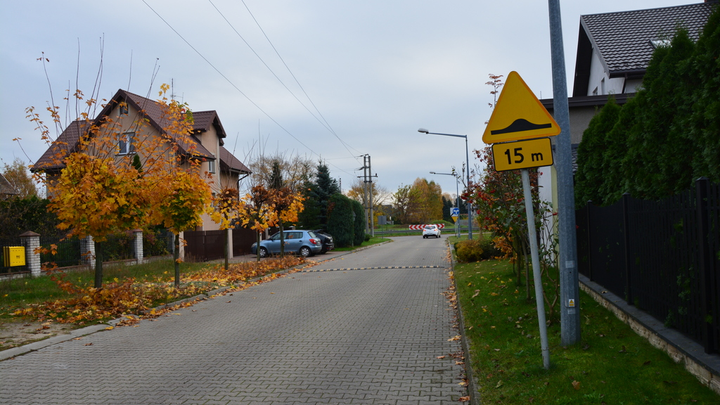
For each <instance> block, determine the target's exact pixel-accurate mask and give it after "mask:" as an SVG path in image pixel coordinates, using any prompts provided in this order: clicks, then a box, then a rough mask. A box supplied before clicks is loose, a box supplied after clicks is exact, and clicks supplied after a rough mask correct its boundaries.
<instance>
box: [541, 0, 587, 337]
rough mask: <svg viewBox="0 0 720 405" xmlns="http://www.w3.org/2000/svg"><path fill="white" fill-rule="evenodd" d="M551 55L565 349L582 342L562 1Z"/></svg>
mask: <svg viewBox="0 0 720 405" xmlns="http://www.w3.org/2000/svg"><path fill="white" fill-rule="evenodd" d="M548 9H549V12H550V48H551V54H552V76H553V112H554V114H553V115H554V118H555V121H556V122H557V123H558V125H559V126H560V130H561V132H560V135H558V136H557V137H556V138H555V139H556V142H555V148H556V150H555V157H556V162H555V168H556V170H557V181H558V217H559V218H558V221H559V224H558V236H559V242H560V254H559V259H560V304H561V307H560V340H561V344H562V345H563V346H567V345H573V344H576V343H578V342H580V305H579V303H580V301H579V292H578V290H579V281H578V272H577V240H576V238H575V190H574V186H573V173H572V146H571V139H570V110H569V107H568V97H567V75H566V74H565V59H564V58H565V54H564V50H563V38H562V22H561V18H560V1H559V0H548Z"/></svg>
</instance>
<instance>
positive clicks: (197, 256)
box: [184, 231, 227, 262]
mask: <svg viewBox="0 0 720 405" xmlns="http://www.w3.org/2000/svg"><path fill="white" fill-rule="evenodd" d="M226 232H227V231H185V232H184V237H185V241H186V242H187V245H185V260H187V261H189V262H206V261H208V260H216V259H222V258H224V257H225V233H226Z"/></svg>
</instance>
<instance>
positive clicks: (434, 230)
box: [423, 225, 440, 238]
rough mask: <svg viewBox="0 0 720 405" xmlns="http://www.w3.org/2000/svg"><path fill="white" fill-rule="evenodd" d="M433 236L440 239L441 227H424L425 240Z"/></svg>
mask: <svg viewBox="0 0 720 405" xmlns="http://www.w3.org/2000/svg"><path fill="white" fill-rule="evenodd" d="M431 236H434V237H436V238H439V237H440V227H439V226H437V225H425V226H424V227H423V238H429V237H431Z"/></svg>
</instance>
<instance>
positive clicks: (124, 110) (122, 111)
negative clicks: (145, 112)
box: [120, 101, 128, 115]
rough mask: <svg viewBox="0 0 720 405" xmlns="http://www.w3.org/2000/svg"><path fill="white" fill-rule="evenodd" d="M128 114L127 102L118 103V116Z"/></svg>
mask: <svg viewBox="0 0 720 405" xmlns="http://www.w3.org/2000/svg"><path fill="white" fill-rule="evenodd" d="M127 114H128V105H127V102H125V101H123V102H121V103H120V115H127Z"/></svg>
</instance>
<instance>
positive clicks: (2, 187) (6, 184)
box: [0, 173, 20, 200]
mask: <svg viewBox="0 0 720 405" xmlns="http://www.w3.org/2000/svg"><path fill="white" fill-rule="evenodd" d="M18 194H20V193H18V191H17V189H15V187H14V186H13V185H12V183H10V181H9V180H8V179H6V178H5V176H3V175H2V173H0V200H5V199H8V198H10V197H13V196H16V195H18Z"/></svg>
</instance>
